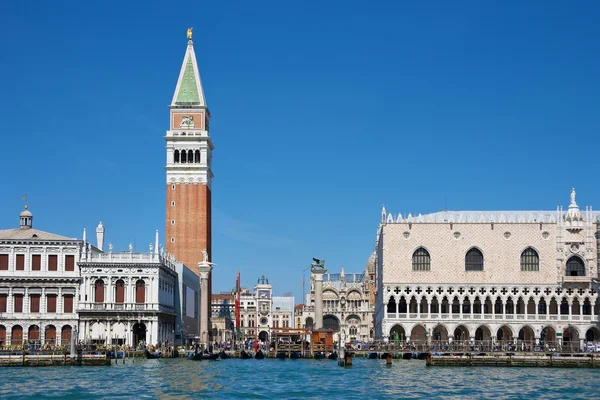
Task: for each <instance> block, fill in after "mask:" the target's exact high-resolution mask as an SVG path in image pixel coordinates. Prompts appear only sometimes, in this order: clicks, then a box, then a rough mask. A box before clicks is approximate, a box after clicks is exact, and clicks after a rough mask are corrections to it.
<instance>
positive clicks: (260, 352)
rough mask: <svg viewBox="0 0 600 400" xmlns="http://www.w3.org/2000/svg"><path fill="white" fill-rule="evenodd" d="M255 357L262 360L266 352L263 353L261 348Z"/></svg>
mask: <svg viewBox="0 0 600 400" xmlns="http://www.w3.org/2000/svg"><path fill="white" fill-rule="evenodd" d="M254 358H256V359H257V360H262V359H263V358H265V353H263V352H262V350H259V351H257V352H256V354H255V355H254Z"/></svg>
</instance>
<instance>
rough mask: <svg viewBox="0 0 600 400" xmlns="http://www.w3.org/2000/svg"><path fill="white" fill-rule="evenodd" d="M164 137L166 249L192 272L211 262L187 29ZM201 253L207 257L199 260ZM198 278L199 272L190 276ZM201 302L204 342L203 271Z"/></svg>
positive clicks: (201, 135)
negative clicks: (184, 48) (203, 263)
mask: <svg viewBox="0 0 600 400" xmlns="http://www.w3.org/2000/svg"><path fill="white" fill-rule="evenodd" d="M169 114H170V121H169V130H168V131H167V133H166V136H165V140H166V143H167V145H166V156H167V157H166V158H167V162H166V167H165V168H166V200H167V201H166V242H167V244H166V247H167V252H169V253H170V254H173V255H174V256H175V258H177V260H179V261H181V262H183V263H184V264H185V265H187V266H188V267H190V268H191V269H192V270H195V269H196V266H197V264H198V263H199V262H201V261H203V260H204V261H207V262H210V261H211V260H212V228H211V224H212V205H211V202H212V195H211V188H212V179H213V173H212V168H211V165H212V151H213V149H214V146H213V144H212V140H211V137H210V134H209V130H210V129H209V120H210V111H209V110H208V106H207V104H206V98H205V97H204V90H203V87H202V81H201V80H200V72H199V69H198V63H197V62H196V54H195V52H194V43H193V41H192V34H191V30H188V44H187V48H186V51H185V55H184V57H183V64H182V65H181V70H180V73H179V79H178V80H177V85H176V87H175V93H174V95H173V99H172V101H171V105H170V106H169ZM204 252H206V254H207V257H205V256H204ZM195 272H196V273H197V274H198V275H200V271H195ZM207 275H208V281H207V287H208V293H207V295H208V296H207V297H206V298H207V301H206V302H204V303H202V302H201V304H200V307H201V310H200V314H201V315H204V316H207V317H208V320H207V321H206V323H207V326H206V327H205V328H204V329H205V331H204V332H203V333H201V336H203V337H204V339H203V341H206V336H207V335H208V330H209V329H210V298H211V297H210V295H211V293H212V290H211V288H212V275H211V272H210V271H208V272H207Z"/></svg>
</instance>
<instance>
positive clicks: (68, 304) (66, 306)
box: [63, 294, 73, 313]
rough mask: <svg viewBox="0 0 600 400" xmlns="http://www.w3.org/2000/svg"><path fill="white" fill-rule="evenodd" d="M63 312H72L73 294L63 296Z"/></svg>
mask: <svg viewBox="0 0 600 400" xmlns="http://www.w3.org/2000/svg"><path fill="white" fill-rule="evenodd" d="M63 312H64V313H72V312H73V296H72V295H70V294H66V295H65V296H64V297H63Z"/></svg>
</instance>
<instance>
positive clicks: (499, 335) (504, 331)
mask: <svg viewBox="0 0 600 400" xmlns="http://www.w3.org/2000/svg"><path fill="white" fill-rule="evenodd" d="M496 339H498V340H500V341H506V342H511V341H512V340H513V334H512V330H511V329H510V328H509V327H508V326H506V325H502V326H501V327H500V328H499V329H498V332H496Z"/></svg>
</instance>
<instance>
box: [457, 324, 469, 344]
mask: <svg viewBox="0 0 600 400" xmlns="http://www.w3.org/2000/svg"><path fill="white" fill-rule="evenodd" d="M454 341H455V342H461V343H463V344H464V343H467V342H468V341H469V330H468V329H467V328H466V327H465V326H464V325H459V326H457V327H456V329H454Z"/></svg>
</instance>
